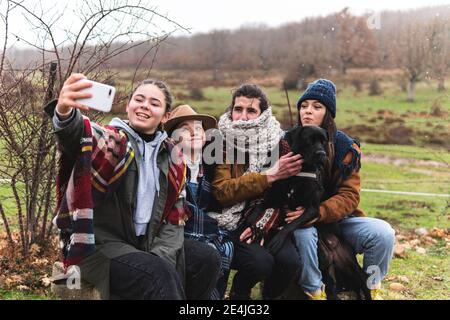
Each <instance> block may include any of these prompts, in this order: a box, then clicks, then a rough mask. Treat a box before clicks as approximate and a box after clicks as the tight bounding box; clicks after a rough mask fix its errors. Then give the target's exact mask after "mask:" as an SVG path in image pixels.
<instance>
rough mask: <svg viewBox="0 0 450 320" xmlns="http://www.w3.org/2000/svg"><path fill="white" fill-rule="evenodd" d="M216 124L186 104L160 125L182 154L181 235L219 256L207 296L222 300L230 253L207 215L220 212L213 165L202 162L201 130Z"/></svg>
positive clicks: (225, 238) (225, 236) (230, 248)
mask: <svg viewBox="0 0 450 320" xmlns="http://www.w3.org/2000/svg"><path fill="white" fill-rule="evenodd" d="M216 124H217V121H216V119H215V118H214V117H212V116H209V115H206V114H199V113H197V112H196V111H195V110H194V109H193V108H192V107H190V106H189V105H181V106H178V107H177V108H175V109H174V110H173V111H172V112H171V114H170V117H169V119H168V120H167V122H166V123H165V124H164V130H166V131H167V134H168V135H169V136H170V137H171V138H172V139H173V140H175V142H176V143H178V144H177V146H178V147H180V148H181V150H182V151H183V155H184V160H185V162H186V164H187V172H186V205H187V208H186V209H187V210H188V211H190V213H191V216H190V218H189V219H188V220H187V221H186V225H185V227H184V236H185V238H188V239H194V240H198V241H200V242H203V243H207V244H210V245H212V246H213V247H214V248H216V249H217V252H218V253H219V255H220V257H221V272H220V276H219V279H218V280H217V284H216V287H215V289H214V290H213V292H212V294H211V297H210V298H211V299H213V300H216V299H223V297H224V294H225V290H226V286H227V282H228V276H229V273H230V265H231V260H232V257H233V252H234V247H233V243H232V241H231V239H230V238H229V234H228V232H227V231H226V230H225V229H222V228H220V227H219V226H218V222H217V220H216V219H214V218H212V217H211V215H210V214H214V213H217V212H220V210H221V208H220V205H219V203H218V202H217V200H216V199H215V198H214V196H213V194H212V187H211V181H212V180H213V178H214V172H215V165H207V164H206V162H207V161H203V160H204V158H205V157H206V154H203V150H204V148H205V145H206V140H207V139H206V133H205V131H207V130H210V129H214V128H215V127H216Z"/></svg>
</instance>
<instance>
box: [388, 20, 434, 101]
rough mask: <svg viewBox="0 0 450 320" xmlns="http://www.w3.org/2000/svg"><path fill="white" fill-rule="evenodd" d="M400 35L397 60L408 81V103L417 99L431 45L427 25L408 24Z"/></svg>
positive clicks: (425, 72)
mask: <svg viewBox="0 0 450 320" xmlns="http://www.w3.org/2000/svg"><path fill="white" fill-rule="evenodd" d="M399 34H401V38H400V39H399V46H398V50H397V51H396V54H397V59H398V61H399V64H400V66H401V67H402V68H403V70H404V72H405V76H406V78H407V80H408V87H407V91H408V101H409V102H413V101H414V99H415V90H416V85H417V83H418V82H420V81H422V80H424V78H425V77H426V74H427V69H428V64H429V62H428V61H429V56H430V50H429V43H428V38H427V35H426V25H424V24H423V23H422V24H419V23H417V22H413V23H410V24H408V25H407V26H406V27H405V28H404V29H403V30H402V31H401V32H400V33H399Z"/></svg>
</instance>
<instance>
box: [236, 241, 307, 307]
mask: <svg viewBox="0 0 450 320" xmlns="http://www.w3.org/2000/svg"><path fill="white" fill-rule="evenodd" d="M233 238H234V237H233ZM233 244H234V246H235V247H234V248H235V253H234V258H233V262H232V264H231V268H232V269H236V270H237V273H236V275H235V276H234V279H233V285H232V288H231V293H230V298H231V299H249V298H250V293H251V289H252V288H253V287H254V286H255V285H256V284H257V283H258V282H260V281H264V286H263V290H262V297H263V299H274V298H277V297H279V296H280V295H281V294H282V293H283V292H284V290H285V289H286V288H287V287H288V285H289V284H290V282H291V281H293V279H295V277H296V275H297V273H298V269H299V262H298V260H299V258H298V253H297V250H296V249H295V247H294V244H293V242H292V240H291V239H290V238H288V239H286V241H285V243H284V245H283V247H282V248H281V249H280V251H278V252H277V254H276V255H275V256H272V255H271V254H270V253H269V251H268V250H267V249H265V248H264V247H262V246H260V245H259V244H258V243H251V244H247V243H244V242H241V241H239V239H236V238H234V240H233Z"/></svg>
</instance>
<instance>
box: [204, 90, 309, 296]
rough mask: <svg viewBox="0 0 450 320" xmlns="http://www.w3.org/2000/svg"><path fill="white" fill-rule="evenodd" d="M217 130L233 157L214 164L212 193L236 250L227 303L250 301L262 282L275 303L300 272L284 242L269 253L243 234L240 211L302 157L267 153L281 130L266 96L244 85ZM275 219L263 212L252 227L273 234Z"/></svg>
mask: <svg viewBox="0 0 450 320" xmlns="http://www.w3.org/2000/svg"><path fill="white" fill-rule="evenodd" d="M219 130H220V132H221V134H222V136H223V138H224V140H225V141H226V146H227V149H226V150H227V151H228V152H226V156H227V160H229V159H230V157H231V156H232V155H236V156H235V158H237V159H233V161H232V162H231V161H227V163H224V164H218V165H217V166H216V170H215V177H214V180H213V183H212V185H213V194H214V196H215V197H216V199H217V200H218V201H219V203H220V204H221V205H222V206H223V207H224V208H223V210H222V212H220V213H218V214H216V215H214V216H213V217H214V218H215V219H217V221H218V222H219V226H220V227H221V228H224V229H226V230H228V231H229V232H230V233H231V234H232V239H233V244H234V248H235V252H234V257H233V261H232V264H231V267H232V268H233V269H236V270H238V271H237V273H236V275H235V277H234V279H233V285H232V288H231V293H230V299H250V293H251V289H252V288H253V287H254V286H255V285H256V284H257V283H258V282H260V281H264V288H263V292H262V295H263V298H265V299H273V298H276V297H278V296H280V295H281V294H282V293H283V291H284V290H285V288H286V287H287V286H288V285H289V284H290V283H291V282H292V280H294V277H295V275H296V273H297V271H298V259H299V258H298V255H297V252H296V249H295V246H294V243H293V241H285V244H284V246H283V247H282V248H281V249H280V250H279V251H278V253H277V254H275V255H272V254H270V253H269V251H268V250H267V249H265V248H264V247H263V240H262V241H260V240H261V239H259V238H258V239H255V238H254V237H253V236H254V235H253V234H252V231H251V230H252V229H250V228H247V229H245V230H244V231H243V232H242V230H240V229H238V224H239V220H240V218H241V216H242V214H243V213H244V212H249V211H250V210H251V209H252V208H255V207H257V206H258V204H260V203H261V201H262V200H261V199H262V196H263V194H264V191H266V190H267V189H268V188H269V187H270V185H271V184H272V183H273V182H275V181H277V180H280V179H285V178H288V177H291V176H293V175H295V174H297V173H298V172H300V170H301V157H300V156H299V155H293V154H292V153H288V154H286V155H284V156H282V157H280V158H279V159H278V153H277V152H271V151H273V150H278V149H277V148H278V146H279V143H280V139H281V137H282V136H283V130H281V128H280V123H279V122H278V121H277V120H276V119H275V117H274V116H273V115H272V108H271V107H270V106H269V104H268V101H267V98H266V95H265V94H264V92H263V91H262V90H261V89H260V88H259V87H258V86H256V85H251V84H244V85H242V86H240V87H239V88H238V89H237V90H236V91H235V92H234V93H233V97H232V102H231V105H230V108H229V110H228V111H227V112H226V113H225V114H224V115H222V116H221V117H220V120H219ZM240 142H241V143H240ZM275 153H276V155H274V154H275ZM240 160H242V161H240ZM272 160H273V162H276V163H275V165H273V166H272V167H270V166H269V165H267V164H268V163H270V162H272ZM229 163H232V164H229ZM266 168H270V169H268V170H265V169H266ZM298 214H299V212H296V211H294V212H292V213H290V215H298ZM210 215H211V214H210ZM277 217H278V216H277V214H276V212H275V213H274V210H272V211H269V210H267V212H263V213H262V215H261V217H260V219H259V220H258V222H257V223H256V225H255V228H258V230H261V233H264V232H267V231H268V230H273V229H272V228H273V227H274V224H273V221H275V220H277V219H276V218H277ZM288 219H289V220H290V219H291V218H290V217H288ZM238 230H239V231H238ZM253 230H254V229H253Z"/></svg>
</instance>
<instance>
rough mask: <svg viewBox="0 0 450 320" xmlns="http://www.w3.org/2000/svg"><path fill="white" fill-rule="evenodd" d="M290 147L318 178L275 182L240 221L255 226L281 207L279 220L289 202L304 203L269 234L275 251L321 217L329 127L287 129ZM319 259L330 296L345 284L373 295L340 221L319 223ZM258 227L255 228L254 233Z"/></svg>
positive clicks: (293, 205) (269, 246)
mask: <svg viewBox="0 0 450 320" xmlns="http://www.w3.org/2000/svg"><path fill="white" fill-rule="evenodd" d="M285 139H286V140H287V142H288V144H289V146H290V147H291V151H292V152H293V153H294V154H301V155H302V159H303V163H302V172H307V173H313V174H315V175H316V178H312V177H302V176H293V177H290V178H288V179H284V180H279V181H277V182H275V183H274V184H273V185H272V187H271V188H270V189H269V190H268V191H267V192H266V194H265V196H264V202H263V203H262V204H261V205H259V206H257V207H255V208H254V209H253V210H252V212H251V213H250V214H247V215H246V216H245V219H244V221H242V222H241V224H240V228H239V230H240V231H243V230H245V228H246V227H248V226H254V225H255V222H256V220H257V218H258V217H259V216H260V215H261V213H262V212H263V211H264V210H265V209H267V208H278V209H279V212H280V221H282V222H284V219H285V217H286V210H285V209H286V205H287V207H288V208H289V209H290V210H291V211H293V210H295V209H296V208H297V207H300V206H301V207H303V208H304V209H305V211H304V212H303V214H302V215H301V216H300V217H299V218H297V219H295V220H294V221H292V222H291V223H289V224H284V225H283V228H282V229H281V230H279V231H278V230H272V231H271V232H270V233H269V234H268V235H266V237H265V240H266V247H267V249H268V250H269V251H270V252H271V253H272V254H275V253H277V252H278V250H280V249H281V247H282V246H283V243H284V241H285V240H286V238H288V237H289V236H291V235H292V232H293V231H295V230H296V229H298V228H302V227H305V226H306V225H307V224H308V223H309V222H312V221H313V220H315V219H316V218H318V217H319V207H320V203H321V201H322V197H323V193H324V189H323V181H322V178H323V174H324V166H325V161H326V157H327V155H326V143H327V134H326V131H325V130H324V129H322V128H320V127H316V126H305V127H295V128H294V129H292V130H291V131H289V132H287V133H286V136H285ZM318 231H319V245H318V247H319V252H318V254H319V261H320V266H321V271H322V275H323V280H324V283H325V285H326V291H327V296H328V298H329V299H337V295H336V294H337V291H338V289H340V288H343V287H345V289H346V290H353V291H355V292H356V293H357V294H358V296H359V297H360V298H361V297H362V295H361V293H362V294H363V295H364V296H365V298H366V299H370V292H369V290H368V289H367V286H366V279H367V275H366V274H365V272H364V271H363V270H362V269H361V267H360V266H359V264H358V262H357V261H356V257H355V255H354V253H353V250H352V249H351V247H350V246H349V245H348V244H346V243H345V241H344V240H343V239H342V237H341V236H340V233H339V228H338V224H337V223H334V224H330V225H326V226H319V227H318ZM256 233H257V230H254V235H255V234H256Z"/></svg>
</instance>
